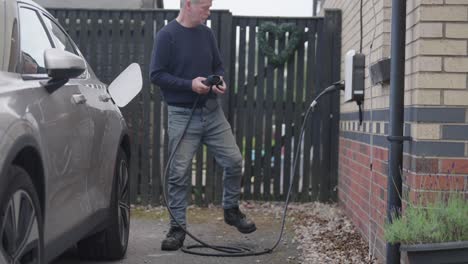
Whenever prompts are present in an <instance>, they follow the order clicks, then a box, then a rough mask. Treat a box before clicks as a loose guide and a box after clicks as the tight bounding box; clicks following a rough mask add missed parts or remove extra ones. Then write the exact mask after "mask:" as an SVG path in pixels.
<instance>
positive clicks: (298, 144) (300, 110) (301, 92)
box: [293, 21, 310, 199]
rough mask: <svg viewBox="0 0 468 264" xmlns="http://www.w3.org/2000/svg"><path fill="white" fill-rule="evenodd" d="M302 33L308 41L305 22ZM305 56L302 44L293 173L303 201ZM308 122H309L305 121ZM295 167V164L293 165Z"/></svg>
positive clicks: (298, 72) (297, 71) (304, 181)
mask: <svg viewBox="0 0 468 264" xmlns="http://www.w3.org/2000/svg"><path fill="white" fill-rule="evenodd" d="M298 25H299V27H300V30H301V32H303V34H304V37H303V40H304V41H306V40H307V36H308V34H310V32H307V33H306V32H305V22H304V21H301V22H300V23H299V24H298ZM304 56H305V43H304V42H301V44H300V46H299V49H298V51H297V68H296V74H297V75H296V76H297V80H296V85H297V90H296V92H297V93H296V96H295V105H294V111H295V121H294V124H295V126H294V132H293V133H294V138H295V139H296V140H295V141H294V153H297V152H296V150H297V149H298V148H299V149H300V150H299V157H297V159H298V161H297V168H296V170H295V171H293V174H295V175H296V176H295V177H296V181H295V182H294V186H296V188H295V190H296V193H300V195H299V198H300V199H302V198H303V196H304V195H308V189H309V188H308V182H309V181H308V180H307V179H308V177H306V171H305V170H302V169H300V168H303V167H304V165H305V164H306V163H308V160H306V159H305V158H304V151H303V146H304V143H302V142H304V139H303V140H302V142H300V141H299V136H300V135H299V133H300V129H301V126H302V120H303V119H302V118H301V117H302V115H303V114H304V112H305V111H306V110H307V109H305V106H306V105H307V106H308V104H307V102H304V99H303V96H304V68H305V67H304V61H305V60H304ZM304 121H307V122H308V120H304ZM293 166H294V164H293Z"/></svg>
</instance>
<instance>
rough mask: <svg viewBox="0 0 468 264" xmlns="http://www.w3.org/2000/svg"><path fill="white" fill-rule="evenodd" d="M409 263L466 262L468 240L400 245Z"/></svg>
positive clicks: (467, 260) (467, 259) (467, 261)
mask: <svg viewBox="0 0 468 264" xmlns="http://www.w3.org/2000/svg"><path fill="white" fill-rule="evenodd" d="M400 251H401V252H402V253H406V254H407V256H408V260H409V263H410V264H432V263H434V264H435V263H437V264H438V263H447V264H449V263H450V264H452V263H465V264H466V263H468V241H461V242H446V243H432V244H419V245H401V247H400Z"/></svg>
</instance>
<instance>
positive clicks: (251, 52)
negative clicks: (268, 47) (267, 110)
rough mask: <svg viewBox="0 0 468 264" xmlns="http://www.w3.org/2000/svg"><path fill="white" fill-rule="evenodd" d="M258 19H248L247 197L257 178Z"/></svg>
mask: <svg viewBox="0 0 468 264" xmlns="http://www.w3.org/2000/svg"><path fill="white" fill-rule="evenodd" d="M256 23H257V21H256V19H255V18H250V19H249V21H248V27H249V41H248V43H247V45H248V60H247V62H246V64H247V67H246V68H247V85H246V88H245V89H246V95H247V97H246V108H247V114H246V115H245V117H246V118H245V119H246V120H245V122H246V123H245V154H244V160H245V168H244V195H245V199H251V198H252V189H253V188H252V179H253V180H254V181H256V180H257V179H255V178H253V177H252V172H253V171H252V141H253V140H254V139H253V135H254V128H255V126H256V125H255V122H254V119H253V117H254V116H255V115H254V114H253V113H254V111H253V104H254V101H255V98H254V89H255V85H254V81H255V78H254V77H255V76H254V73H255V54H256V50H255V43H256V42H255V25H256Z"/></svg>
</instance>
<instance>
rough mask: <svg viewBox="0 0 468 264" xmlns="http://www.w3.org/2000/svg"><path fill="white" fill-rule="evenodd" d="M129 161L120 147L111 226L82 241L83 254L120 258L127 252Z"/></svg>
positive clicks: (79, 250)
mask: <svg viewBox="0 0 468 264" xmlns="http://www.w3.org/2000/svg"><path fill="white" fill-rule="evenodd" d="M129 184H130V179H129V163H128V159H127V156H126V155H125V152H124V151H123V150H122V149H119V151H118V153H117V160H116V164H115V172H114V185H113V189H112V200H111V208H110V214H111V215H110V218H109V222H108V223H107V225H106V226H108V228H107V229H106V230H104V231H102V232H99V233H97V234H95V235H93V236H90V237H88V238H86V239H84V240H82V241H80V242H78V252H79V255H80V256H81V257H82V258H86V259H100V260H117V259H122V258H123V257H124V256H125V253H126V252H127V246H128V236H129V230H130V194H129V191H130V190H129Z"/></svg>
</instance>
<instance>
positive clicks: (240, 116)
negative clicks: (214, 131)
mask: <svg viewBox="0 0 468 264" xmlns="http://www.w3.org/2000/svg"><path fill="white" fill-rule="evenodd" d="M246 22H247V21H246V20H245V19H241V20H240V21H239V34H240V35H239V59H238V60H239V62H238V63H239V66H238V67H239V70H238V72H237V74H238V77H237V80H238V82H237V94H236V106H235V107H236V109H235V112H236V123H235V127H236V128H235V132H236V142H237V145H238V146H239V149H240V151H241V152H242V154H243V157H244V158H245V152H244V122H245V114H244V112H245V98H244V97H245V87H244V83H245V66H246V65H245V63H246V62H245V56H246V24H247V23H246ZM242 181H243V187H244V190H245V188H246V183H245V177H243V178H242Z"/></svg>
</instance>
